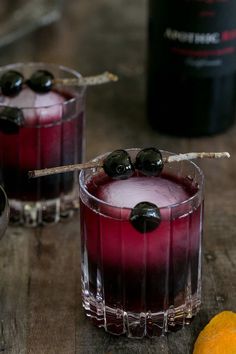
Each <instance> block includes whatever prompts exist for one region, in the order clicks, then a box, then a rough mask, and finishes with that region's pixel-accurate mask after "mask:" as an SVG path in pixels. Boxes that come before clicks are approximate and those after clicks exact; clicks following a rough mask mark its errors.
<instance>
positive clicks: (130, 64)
mask: <svg viewBox="0 0 236 354" xmlns="http://www.w3.org/2000/svg"><path fill="white" fill-rule="evenodd" d="M146 5H147V1H146V0H135V1H126V0H119V1H117V0H100V1H97V2H95V1H87V0H80V1H76V0H71V1H68V2H65V5H64V10H63V15H62V18H61V20H60V22H58V23H56V24H54V25H52V26H50V27H47V28H44V29H41V30H38V31H36V32H34V33H33V34H31V35H28V36H27V37H24V38H23V39H21V40H19V41H18V42H17V43H13V44H12V45H10V46H8V47H5V48H2V49H1V55H0V64H6V63H10V62H16V61H30V60H31V61H45V62H55V63H60V64H64V65H67V66H70V67H73V68H77V69H78V70H80V71H81V72H82V73H83V74H85V75H86V74H94V73H97V72H102V71H104V70H107V69H109V70H111V71H113V72H115V73H117V74H118V75H119V77H120V81H119V82H118V83H117V84H113V85H107V86H102V87H96V88H91V89H90V90H89V92H88V97H87V131H86V137H87V158H91V157H93V156H95V155H97V154H99V153H102V152H105V151H108V150H113V149H115V148H124V147H144V146H152V145H155V146H158V147H160V148H162V149H167V150H170V151H176V152H184V151H191V150H199V151H201V150H202V151H204V150H205V151H209V150H216V151H220V150H221V151H229V152H230V153H231V155H232V157H231V160H227V161H226V160H224V161H223V160H222V161H209V160H208V161H203V162H201V166H202V168H203V170H204V173H205V176H206V193H205V194H206V208H205V227H204V252H203V305H202V309H201V311H200V313H199V315H198V316H197V317H196V319H195V320H194V322H193V324H192V325H191V326H190V327H188V328H185V329H183V330H181V331H179V332H177V333H174V334H170V335H169V336H167V337H161V338H156V339H143V340H130V339H126V338H124V337H119V338H117V337H113V336H111V335H109V334H106V333H105V332H104V331H103V330H102V329H97V328H94V327H93V326H92V325H91V324H90V322H89V321H88V320H87V319H85V316H84V313H83V310H82V308H81V295H80V255H79V221H78V215H76V216H75V217H74V218H73V219H72V220H70V221H69V222H66V223H63V224H61V223H60V224H57V225H54V226H51V227H48V228H44V229H41V230H35V229H23V228H13V227H9V228H8V230H7V233H6V235H5V237H4V238H3V239H2V241H1V247H0V314H1V322H0V325H1V327H0V352H3V353H12V354H19V353H20V354H21V353H33V354H41V353H42V354H54V353H55V354H70V353H82V354H84V353H85V354H87V353H89V354H90V353H91V354H92V353H104V354H108V353H110V354H111V353H112V354H113V353H122V354H123V353H126V354H128V353H165V354H167V353H169V354H188V353H192V349H193V343H194V341H195V339H196V337H197V335H198V333H199V331H200V330H201V329H202V328H203V326H204V325H205V324H206V323H207V322H208V320H209V319H210V318H211V317H212V316H213V315H214V314H216V313H217V312H219V311H222V310H225V309H228V310H235V308H236V296H235V294H236V280H235V278H236V277H235V259H236V258H235V256H236V247H235V232H236V231H235V230H236V202H235V201H236V188H235V187H236V182H235V181H236V168H235V165H236V139H235V136H236V127H234V128H232V129H231V130H230V131H229V132H227V133H225V134H222V135H219V136H216V137H212V138H199V139H180V138H172V137H167V136H164V135H160V134H158V133H157V132H154V131H152V130H151V128H150V127H149V125H148V123H147V120H146V116H145V79H146V78H145V53H146V43H145V39H146V18H147V9H146V7H147V6H146ZM209 354H210V353H209Z"/></svg>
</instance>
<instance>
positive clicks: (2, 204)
mask: <svg viewBox="0 0 236 354" xmlns="http://www.w3.org/2000/svg"><path fill="white" fill-rule="evenodd" d="M9 211H10V208H9V204H8V199H7V196H6V193H5V191H4V189H3V188H2V186H1V185H0V239H1V238H2V237H3V235H4V233H5V231H6V229H7V225H8V221H9Z"/></svg>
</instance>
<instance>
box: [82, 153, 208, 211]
mask: <svg viewBox="0 0 236 354" xmlns="http://www.w3.org/2000/svg"><path fill="white" fill-rule="evenodd" d="M125 150H126V151H130V150H132V151H137V152H138V151H140V150H141V148H127V149H125ZM160 152H161V153H164V154H165V153H166V154H169V155H175V153H173V152H170V151H166V150H161V149H160ZM109 153H110V152H107V153H105V154H102V155H99V156H97V157H96V158H94V159H92V160H91V161H99V160H101V159H102V158H104V157H105V156H106V155H108V154H109ZM183 162H184V163H186V164H191V165H192V166H193V167H194V168H195V169H196V170H197V172H198V174H199V176H200V178H201V184H200V185H199V188H198V190H197V192H196V193H194V194H193V195H192V196H191V197H189V198H187V199H185V200H183V201H182V202H177V203H173V204H170V205H166V206H164V207H160V208H159V210H160V211H161V210H167V209H175V208H178V207H180V206H184V205H187V204H188V203H191V202H192V201H193V200H195V199H197V198H199V197H201V195H203V187H204V174H203V171H202V170H201V168H200V167H199V166H198V165H197V164H195V163H194V162H193V161H192V160H184V161H183ZM91 169H92V168H91ZM85 171H86V170H81V171H80V173H79V186H80V188H81V189H82V191H83V192H84V193H85V194H86V195H87V196H88V197H89V198H92V200H94V201H96V202H97V203H100V204H101V205H104V206H107V207H111V208H114V209H123V210H127V211H130V210H132V208H131V207H125V206H124V207H121V206H116V205H113V204H111V203H108V202H106V201H104V200H102V199H99V198H97V197H95V196H94V195H93V194H91V193H90V192H89V191H88V190H87V189H86V184H85V183H84V182H85V181H82V178H83V177H84V174H85ZM202 199H203V197H202V198H201V200H202Z"/></svg>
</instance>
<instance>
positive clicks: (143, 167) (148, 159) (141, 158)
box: [135, 147, 164, 176]
mask: <svg viewBox="0 0 236 354" xmlns="http://www.w3.org/2000/svg"><path fill="white" fill-rule="evenodd" d="M163 167H164V163H163V160H162V154H161V152H160V150H158V149H156V148H154V147H150V148H146V149H143V150H140V151H139V152H138V154H137V156H136V160H135V168H136V169H137V170H139V171H141V172H142V173H143V174H144V175H146V176H159V175H160V174H161V171H162V169H163Z"/></svg>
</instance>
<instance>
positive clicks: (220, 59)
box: [151, 0, 236, 77]
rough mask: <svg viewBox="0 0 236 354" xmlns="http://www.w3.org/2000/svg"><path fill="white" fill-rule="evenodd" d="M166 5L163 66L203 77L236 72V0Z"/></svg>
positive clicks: (181, 1) (183, 0)
mask: <svg viewBox="0 0 236 354" xmlns="http://www.w3.org/2000/svg"><path fill="white" fill-rule="evenodd" d="M154 1H157V0H154ZM164 1H166V5H165V9H163V12H162V15H163V17H161V15H159V20H160V22H161V23H160V24H158V25H157V26H158V30H160V31H161V33H160V32H159V34H158V37H159V39H161V42H162V45H163V48H162V53H164V55H163V60H162V65H164V66H165V65H167V66H168V67H169V68H170V67H171V68H172V70H174V71H175V70H178V71H180V70H182V71H183V72H186V73H189V74H191V75H195V76H203V77H204V76H208V77H209V76H216V75H224V74H227V73H232V72H234V71H236V0H175V1H171V0H164ZM157 2H158V1H157ZM155 11H158V10H157V9H156V10H155ZM151 16H152V15H151Z"/></svg>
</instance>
